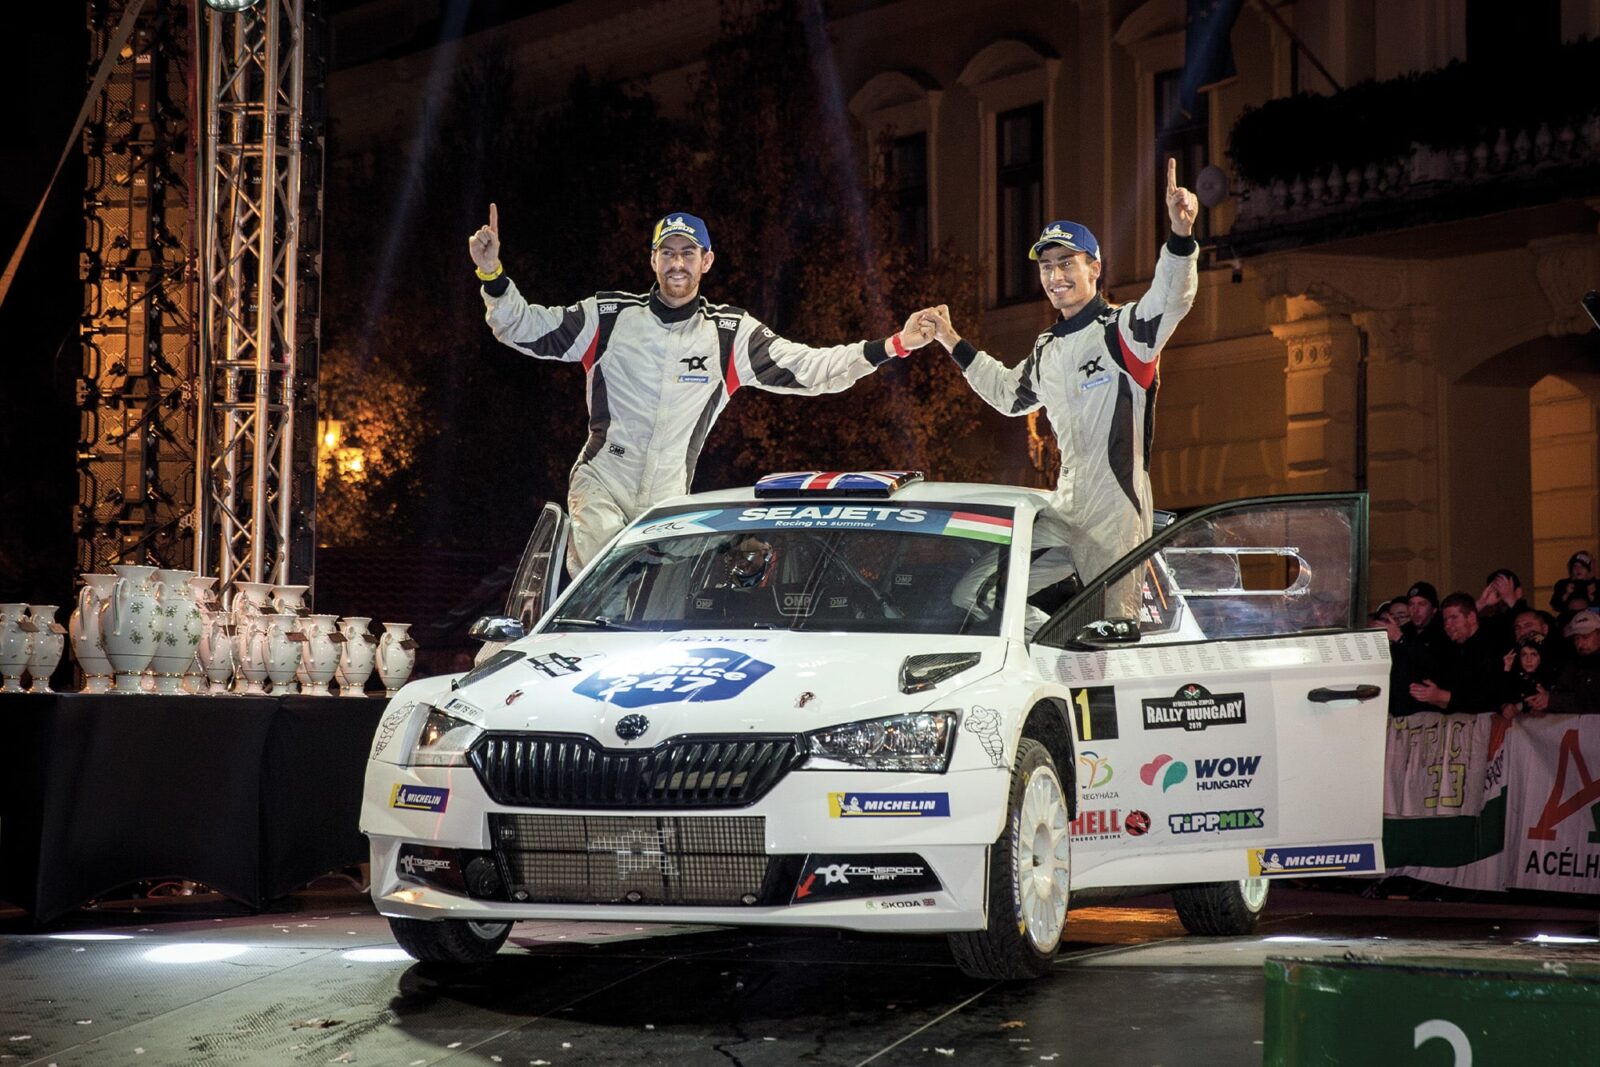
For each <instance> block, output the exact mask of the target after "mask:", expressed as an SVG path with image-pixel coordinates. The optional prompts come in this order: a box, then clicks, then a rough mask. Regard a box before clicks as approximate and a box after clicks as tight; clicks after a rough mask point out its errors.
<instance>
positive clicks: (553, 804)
mask: <svg viewBox="0 0 1600 1067" xmlns="http://www.w3.org/2000/svg"><path fill="white" fill-rule="evenodd" d="M1046 500H1047V497H1046V494H1044V493H1043V492H1039V491H1035V490H1030V489H1023V488H1016V487H1010V486H998V485H964V484H940V483H929V482H924V481H922V480H921V479H920V476H918V475H915V474H913V473H908V472H868V473H859V474H801V475H774V476H770V477H768V478H765V479H763V480H762V481H761V482H759V483H758V484H757V485H756V486H754V487H753V488H748V489H734V490H725V491H720V492H712V493H700V494H695V495H692V496H686V497H683V498H680V499H678V500H676V501H673V502H670V503H667V504H664V505H662V506H660V507H657V508H655V509H653V510H652V511H650V512H649V513H647V514H646V515H644V516H643V517H642V518H641V519H639V520H638V521H637V522H635V523H633V524H632V525H631V526H629V527H627V528H626V529H624V530H623V531H622V532H621V533H620V534H619V535H618V536H617V537H616V538H615V539H614V540H613V541H612V542H611V544H610V545H609V546H607V548H606V549H605V550H604V551H603V552H601V553H600V554H599V555H598V556H597V557H596V558H595V559H594V560H593V561H592V562H591V563H590V564H589V565H588V566H587V567H586V568H584V570H583V571H582V572H581V573H580V574H578V575H577V577H576V579H575V580H574V581H573V582H572V583H571V584H570V585H569V586H568V587H567V588H565V589H563V590H561V591H560V592H559V593H557V592H555V590H554V588H553V587H554V579H555V578H556V576H558V575H559V574H561V572H562V548H563V545H564V543H565V538H564V532H563V529H562V524H563V518H562V516H561V513H560V511H559V509H557V508H555V507H554V505H550V506H548V507H547V509H546V514H545V516H544V517H543V518H542V519H541V521H540V524H539V527H538V528H537V529H536V530H535V532H534V535H533V538H532V539H531V540H530V543H529V549H528V553H527V555H526V557H525V559H524V562H523V566H522V569H521V572H520V573H519V575H518V578H517V581H516V583H515V587H514V589H513V591H512V598H511V603H510V604H509V605H508V610H507V614H506V616H505V617H498V618H491V619H485V620H480V622H479V624H478V626H477V627H476V632H477V634H478V636H480V637H482V638H484V639H485V640H486V641H489V642H490V644H489V645H488V646H487V647H486V650H485V651H486V654H485V655H484V656H482V657H480V661H479V663H478V665H477V666H476V667H475V668H474V669H473V670H471V671H469V672H467V673H466V674H464V675H455V676H446V677H435V678H425V679H421V680H418V681H415V682H412V683H411V684H409V685H407V686H406V687H405V688H404V689H402V690H401V691H400V693H399V694H398V695H397V696H396V697H395V698H394V699H393V700H392V701H391V702H390V704H389V706H388V708H387V709H386V711H385V713H384V716H383V718H382V722H381V724H380V726H379V728H378V731H377V733H376V736H375V737H374V739H373V742H372V750H371V754H370V759H369V762H368V764H367V773H366V784H365V797H364V803H363V809H362V818H361V828H362V830H363V832H364V833H366V834H367V836H368V837H369V838H370V841H371V846H372V884H373V888H372V893H373V899H374V901H375V902H376V905H377V908H378V910H379V911H380V912H382V913H383V914H384V915H386V916H388V917H389V919H390V922H391V924H392V926H393V930H394V934H395V938H396V940H397V941H398V942H399V943H400V945H401V946H402V947H403V948H405V949H406V950H407V951H408V952H410V953H411V954H412V955H414V956H416V957H417V958H418V959H421V960H429V961H440V962H459V963H471V962H475V961H479V960H483V959H486V958H488V957H490V956H492V955H493V954H494V953H495V952H496V951H498V949H499V948H500V946H501V945H502V943H503V942H504V941H505V939H506V937H507V935H508V933H509V932H510V929H511V924H512V923H514V922H516V921H518V920H521V919H580V918H581V919H584V920H591V921H592V920H597V919H599V920H619V921H630V922H640V921H659V922H696V923H721V924H744V925H752V926H758V925H759V926H778V925H783V926H789V925H793V926H831V927H844V928H849V929H857V930H876V931H898V932H904V933H907V934H944V935H947V936H948V938H949V942H950V946H951V948H952V950H953V952H954V955H955V957H956V960H957V961H958V962H959V964H960V966H961V967H962V969H963V970H965V971H967V972H968V973H970V974H973V975H978V976H984V977H992V978H1015V977H1026V976H1031V975H1037V974H1041V973H1043V972H1044V971H1045V970H1046V969H1047V968H1048V967H1049V965H1050V962H1051V959H1052V957H1053V955H1054V954H1055V952H1056V950H1057V947H1058V945H1059V943H1060V941H1061V938H1062V934H1063V928H1064V926H1065V924H1066V921H1067V914H1068V908H1069V906H1071V905H1073V904H1077V903H1082V902H1083V901H1086V900H1091V899H1095V898H1097V897H1099V898H1104V897H1107V896H1111V895H1117V894H1126V893H1129V892H1131V891H1135V890H1149V889H1152V888H1156V887H1160V888H1170V890H1171V893H1172V899H1173V902H1174V904H1175V906H1176V908H1177V911H1178V915H1179V916H1180V918H1181V919H1182V921H1183V923H1184V925H1185V926H1186V927H1187V928H1188V929H1189V930H1191V931H1194V932H1197V933H1202V934H1229V933H1243V932H1246V931H1248V930H1249V929H1250V928H1251V927H1252V926H1253V925H1254V923H1255V921H1256V917H1257V916H1258V915H1259V914H1260V912H1261V910H1262V907H1263V906H1264V904H1265V900H1266V896H1267V890H1268V887H1269V885H1270V883H1271V879H1273V878H1275V877H1282V876H1308V875H1319V876H1320V875H1334V874H1372V873H1374V872H1376V871H1378V870H1380V869H1381V864H1382V854H1381V820H1382V813H1381V809H1382V796H1383V787H1382V754H1383V741H1384V726H1385V707H1384V701H1383V700H1381V699H1379V698H1380V697H1381V695H1382V694H1383V687H1384V686H1385V685H1386V684H1387V679H1388V647H1387V643H1386V638H1385V636H1384V634H1383V632H1382V631H1381V630H1367V629H1362V628H1360V626H1361V622H1362V616H1363V614H1364V610H1363V604H1364V600H1365V591H1364V585H1365V554H1366V510H1365V508H1366V504H1365V498H1364V497H1362V496H1360V495H1348V496H1299V497H1280V498H1270V499H1259V500H1250V501H1243V502H1239V503H1232V504H1225V505H1219V506H1216V507H1211V508H1207V509H1204V510H1201V511H1198V512H1195V513H1193V514H1190V515H1187V516H1185V517H1184V518H1182V519H1181V520H1178V521H1176V522H1170V523H1168V524H1166V525H1165V526H1164V527H1163V528H1161V529H1160V530H1158V532H1157V533H1156V535H1155V536H1154V537H1153V538H1151V539H1150V540H1149V541H1148V542H1146V543H1145V544H1144V545H1143V546H1141V547H1140V548H1139V549H1138V550H1136V551H1135V552H1134V553H1132V554H1130V555H1129V556H1128V557H1126V558H1124V559H1123V560H1121V561H1120V562H1119V563H1118V564H1117V565H1115V566H1114V567H1113V568H1112V569H1111V570H1110V571H1108V572H1106V573H1105V574H1103V575H1087V576H1082V577H1083V578H1084V579H1087V581H1086V582H1085V581H1081V580H1080V576H1078V575H1076V574H1075V573H1074V571H1073V568H1072V565H1071V558H1070V553H1071V546H1070V545H1068V546H1060V545H1043V544H1041V545H1035V544H1034V541H1033V532H1034V529H1033V527H1034V518H1035V516H1036V515H1037V514H1038V513H1039V510H1040V509H1041V508H1042V507H1043V506H1044V505H1045V503H1046Z"/></svg>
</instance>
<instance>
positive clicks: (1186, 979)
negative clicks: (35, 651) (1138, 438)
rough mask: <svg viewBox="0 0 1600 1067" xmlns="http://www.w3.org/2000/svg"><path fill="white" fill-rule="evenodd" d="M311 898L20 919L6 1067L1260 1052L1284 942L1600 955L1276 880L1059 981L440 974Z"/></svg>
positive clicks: (790, 972) (831, 954) (667, 954)
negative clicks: (276, 904) (252, 907)
mask: <svg viewBox="0 0 1600 1067" xmlns="http://www.w3.org/2000/svg"><path fill="white" fill-rule="evenodd" d="M301 901H302V904H304V905H306V906H308V907H309V909H310V910H306V911H301V912H296V913H292V914H277V915H258V916H231V917H215V916H211V913H209V912H208V911H207V906H206V905H205V904H204V903H203V902H198V901H196V902H184V903H182V904H168V905H167V906H165V907H161V908H159V909H154V910H146V911H144V912H141V913H131V912H129V911H113V910H109V909H108V910H102V911H100V912H92V913H91V912H82V913H79V914H78V915H76V916H74V917H73V918H72V919H71V920H70V921H69V922H68V923H66V924H65V925H64V926H63V928H61V929H57V930H55V931H53V932H47V933H32V932H26V931H25V930H23V929H21V928H19V927H15V926H13V927H9V928H8V927H3V926H0V931H3V930H8V929H9V930H10V932H0V1065H3V1067H13V1065H20V1064H37V1065H40V1067H43V1065H46V1064H58V1065H59V1067H75V1065H80V1064H94V1065H100V1064H118V1065H120V1064H130V1065H135V1067H155V1065H162V1067H165V1065H168V1064H197V1065H198V1064H207V1065H209V1064H230V1063H242V1064H258V1063H259V1064H278V1063H283V1064H300V1063H305V1064H325V1063H364V1064H381V1065H384V1067H390V1065H396V1067H426V1065H432V1064H450V1065H465V1064H484V1063H503V1064H516V1065H527V1064H532V1065H552V1067H554V1065H562V1067H566V1065H576V1064H619V1063H625V1064H629V1065H630V1067H631V1065H640V1067H642V1065H646V1064H694V1065H698V1064H707V1065H733V1064H742V1065H748V1067H756V1065H769V1064H808V1065H833V1064H840V1065H847V1064H848V1065H857V1064H875V1065H889V1064H947V1063H969V1064H986V1065H987V1064H995V1063H1002V1064H1003V1063H1016V1064H1024V1063H1026V1064H1038V1063H1052V1062H1054V1063H1057V1064H1061V1065H1066V1064H1085V1063H1088V1064H1094V1065H1095V1067H1118V1065H1121V1064H1129V1065H1142V1067H1149V1065H1156V1064H1159V1065H1164V1067H1173V1065H1180V1064H1251V1063H1259V1062H1261V1056H1262V1045H1261V1037H1262V1011H1263V1006H1262V1004H1263V994H1264V988H1265V983H1264V979H1263V975H1262V967H1261V964H1262V961H1263V960H1264V959H1265V958H1266V957H1267V956H1268V955H1294V956H1335V957H1338V956H1343V955H1344V954H1346V953H1347V952H1357V953H1362V954H1370V955H1396V954H1406V953H1417V952H1425V953H1427V954H1430V955H1438V954H1441V953H1449V954H1460V955H1462V956H1484V955H1497V956H1522V957H1533V958H1543V959H1550V960H1553V961H1559V960H1570V959H1580V958H1581V959H1587V960H1595V959H1600V945H1597V944H1596V943H1595V937H1596V933H1597V931H1596V915H1595V911H1594V909H1593V907H1592V905H1591V906H1589V907H1587V908H1550V907H1538V908H1535V907H1528V906H1521V905H1519V906H1510V905H1503V906H1502V905H1494V906H1486V905H1467V904H1460V903H1422V902H1416V901H1393V900H1389V901H1383V900H1378V901H1373V900H1365V899H1362V898H1360V897H1358V896H1355V895H1354V894H1352V893H1335V892H1326V891H1322V892H1318V891H1311V890H1304V889H1300V890H1296V889H1294V888H1291V887H1289V886H1285V885H1279V886H1277V887H1275V891H1274V894H1273V900H1272V902H1271V910H1270V915H1269V918H1268V920H1267V921H1266V922H1265V923H1264V925H1263V928H1262V930H1261V932H1260V935H1259V936H1255V937H1249V938H1237V939H1198V938H1190V937H1187V936H1185V935H1184V933H1183V930H1182V928H1181V927H1180V926H1179V925H1178V922H1177V919H1176V918H1175V917H1174V915H1173V913H1172V912H1171V911H1170V910H1169V909H1168V908H1166V907H1165V906H1164V904H1163V902H1162V901H1161V899H1160V898H1150V899H1147V900H1144V901H1135V902H1131V903H1129V904H1127V905H1124V906H1118V907H1105V908H1093V909H1086V910H1084V911H1081V912H1080V911H1074V912H1073V914H1072V919H1071V922H1070V923H1069V925H1068V936H1069V943H1068V944H1067V946H1066V948H1065V951H1064V952H1063V954H1062V958H1061V960H1060V962H1059V963H1058V965H1057V967H1056V971H1055V973H1054V974H1053V975H1052V976H1051V977H1050V978H1048V979H1046V980H1043V981H1040V982H1034V983H1026V984H1004V983H989V982H980V981H974V980H971V979H968V978H964V977H962V976H961V974H960V973H959V972H957V971H956V969H955V967H954V965H953V964H952V963H951V960H950V957H949V955H948V954H947V952H946V950H945V948H944V944H943V942H942V941H941V940H920V941H919V940H911V941H908V940H900V939H889V938H877V937H866V936H860V935H852V934H838V933H833V932H811V931H806V932H799V933H787V934H786V933H754V934H753V933H750V932H747V931H735V930H727V929H717V928H706V927H635V926H620V927H619V926H611V925H605V924H594V925H590V926H582V925H573V924H535V923H524V924H521V925H519V926H518V927H517V928H516V929H515V931H514V933H513V935H512V943H510V944H508V945H507V946H506V948H505V949H504V950H502V952H501V954H500V956H499V958H498V959H497V960H496V961H495V962H494V964H493V965H491V966H490V967H489V968H487V969H486V970H484V971H483V972H482V973H480V974H478V975H476V976H475V977H474V978H472V979H471V980H470V981H467V982H464V983H459V984H454V985H441V984H439V983H438V982H437V981H435V980H433V979H431V978H430V977H429V975H428V974H427V973H426V972H425V970H424V969H423V968H419V967H418V966H417V965H415V964H414V963H413V962H411V961H410V960H408V959H407V958H405V957H404V956H403V955H402V954H401V953H400V952H399V950H398V949H396V948H395V947H394V943H393V941H392V940H390V938H389V935H388V929H387V925H386V924H385V922H384V921H383V920H382V919H381V918H379V917H378V916H376V915H375V914H374V913H373V912H372V910H371V908H370V907H368V906H367V905H366V904H365V901H364V898H362V897H359V896H355V895H343V896H340V895H325V896H322V897H312V896H307V897H302V898H301ZM208 916H211V917H208ZM1539 935H1545V939H1544V940H1530V939H1533V938H1536V937H1538V936H1539ZM1552 937H1553V938H1555V939H1556V940H1550V939H1549V938H1552ZM1566 939H1571V940H1566Z"/></svg>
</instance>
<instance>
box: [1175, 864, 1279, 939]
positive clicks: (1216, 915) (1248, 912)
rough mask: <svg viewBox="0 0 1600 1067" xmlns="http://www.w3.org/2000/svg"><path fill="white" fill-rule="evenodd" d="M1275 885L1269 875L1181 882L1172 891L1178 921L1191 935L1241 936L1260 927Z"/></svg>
mask: <svg viewBox="0 0 1600 1067" xmlns="http://www.w3.org/2000/svg"><path fill="white" fill-rule="evenodd" d="M1271 888H1272V883H1271V882H1269V881H1267V880H1266V879H1265V878H1246V879H1244V880H1243V881H1239V882H1207V883H1205V884H1203V885H1180V886H1177V887H1175V888H1174V889H1173V890H1172V905H1173V907H1175V908H1176V909H1177V910H1178V921H1179V922H1181V923H1183V928H1184V929H1185V930H1187V931H1189V932H1190V933H1191V934H1199V935H1200V936H1202V937H1238V936H1240V935H1242V934H1248V933H1249V932H1250V931H1252V930H1254V929H1255V928H1256V923H1257V922H1258V921H1259V920H1260V918H1261V913H1262V912H1263V911H1265V910H1266V907H1267V890H1269V889H1271Z"/></svg>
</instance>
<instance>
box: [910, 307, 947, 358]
mask: <svg viewBox="0 0 1600 1067" xmlns="http://www.w3.org/2000/svg"><path fill="white" fill-rule="evenodd" d="M899 336H900V343H901V344H902V345H904V346H905V348H906V350H907V351H908V352H909V351H913V350H915V349H918V348H921V347H922V346H923V345H925V344H927V343H928V342H929V341H933V340H937V341H938V342H939V343H940V344H942V345H944V347H945V348H946V349H953V348H955V346H956V345H957V344H959V343H960V341H961V337H960V335H959V334H957V333H956V328H955V327H954V326H952V325H951V324H950V307H949V305H947V304H940V305H939V306H938V307H925V308H923V309H921V310H920V311H913V312H912V313H911V315H910V317H909V318H907V319H906V324H905V326H904V327H902V328H901V330H900V335H899Z"/></svg>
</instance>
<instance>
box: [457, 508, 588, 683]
mask: <svg viewBox="0 0 1600 1067" xmlns="http://www.w3.org/2000/svg"><path fill="white" fill-rule="evenodd" d="M566 560H567V515H566V512H564V511H562V510H561V507H560V505H558V504H552V503H547V504H545V506H544V510H543V511H541V512H540V513H539V518H538V521H536V522H535V523H534V524H533V533H532V534H530V535H529V536H528V545H527V547H526V548H524V549H523V550H522V560H521V562H519V563H518V564H517V574H516V577H515V578H513V579H512V580H511V592H510V593H508V594H507V595H506V610H505V614H504V615H503V616H489V617H487V618H482V619H479V620H478V621H477V622H475V623H473V625H472V631H471V633H472V636H473V637H476V638H477V639H478V640H480V641H482V642H483V647H482V648H480V649H479V650H478V654H477V655H476V656H474V657H473V663H474V665H476V664H480V663H482V662H483V661H484V660H486V659H488V658H489V657H490V656H492V655H494V654H495V653H496V652H498V651H500V650H501V649H502V648H504V647H505V646H506V644H507V643H508V642H511V641H515V640H516V639H517V638H519V637H521V636H522V635H523V634H525V633H527V632H528V631H530V630H532V629H533V625H534V623H536V622H538V621H539V620H540V619H541V618H543V616H544V613H545V612H547V611H549V610H550V606H551V605H552V604H554V603H555V601H556V594H557V593H559V592H560V591H561V575H562V574H563V573H564V571H565V568H566Z"/></svg>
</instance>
